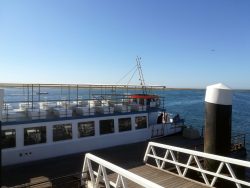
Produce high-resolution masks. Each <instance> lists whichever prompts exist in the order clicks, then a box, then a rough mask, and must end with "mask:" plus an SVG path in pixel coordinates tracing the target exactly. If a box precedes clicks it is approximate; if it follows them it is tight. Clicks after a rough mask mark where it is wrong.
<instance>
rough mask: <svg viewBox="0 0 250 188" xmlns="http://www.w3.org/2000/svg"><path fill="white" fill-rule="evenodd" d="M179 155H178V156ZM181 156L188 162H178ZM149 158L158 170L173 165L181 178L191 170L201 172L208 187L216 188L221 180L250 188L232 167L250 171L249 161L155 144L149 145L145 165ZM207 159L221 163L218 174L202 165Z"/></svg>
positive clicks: (150, 143)
mask: <svg viewBox="0 0 250 188" xmlns="http://www.w3.org/2000/svg"><path fill="white" fill-rule="evenodd" d="M159 148H160V149H159ZM177 153H178V155H176V154H177ZM181 154H182V155H185V156H187V158H188V160H187V161H186V162H183V161H180V160H178V158H179V157H180V155H181ZM163 156H164V157H163ZM148 158H153V159H154V161H155V164H156V166H157V168H158V169H162V170H166V169H164V168H165V165H166V163H170V164H173V165H174V166H175V168H176V170H177V172H178V175H179V176H181V177H185V176H186V175H187V171H188V170H189V169H190V170H195V171H197V172H200V173H201V175H202V178H203V180H204V182H205V184H206V185H208V186H214V185H215V183H216V181H217V179H218V178H221V179H224V180H227V181H231V182H233V183H235V185H236V186H237V187H238V188H241V187H242V185H245V186H249V187H250V183H249V182H247V181H246V180H241V179H239V178H237V177H236V175H235V172H234V170H233V168H232V166H231V165H233V166H235V165H236V166H241V167H245V168H248V169H250V162H248V161H243V160H238V159H233V158H229V157H222V156H218V155H213V154H208V153H203V152H199V151H194V150H189V149H184V148H180V147H174V146H169V145H165V144H159V143H155V142H149V143H148V147H147V150H146V153H145V155H144V159H143V160H144V162H145V163H147V162H148ZM206 159H208V160H214V161H217V162H218V163H219V165H218V168H217V171H216V172H212V171H209V170H207V169H205V168H204V165H203V163H201V160H206ZM223 167H224V168H226V169H227V170H228V173H229V174H228V175H226V174H225V173H224V171H223V174H222V173H221V172H222V169H223ZM207 175H210V176H212V178H211V179H210V180H209V178H208V176H207Z"/></svg>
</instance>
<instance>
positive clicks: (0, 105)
mask: <svg viewBox="0 0 250 188" xmlns="http://www.w3.org/2000/svg"><path fill="white" fill-rule="evenodd" d="M3 96H4V90H3V89H1V88H0V122H2V113H3Z"/></svg>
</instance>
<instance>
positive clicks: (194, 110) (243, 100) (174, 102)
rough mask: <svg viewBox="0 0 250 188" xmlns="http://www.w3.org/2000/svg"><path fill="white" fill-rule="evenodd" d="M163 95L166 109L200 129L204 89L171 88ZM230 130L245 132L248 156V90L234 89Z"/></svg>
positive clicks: (202, 115) (249, 148) (249, 123)
mask: <svg viewBox="0 0 250 188" xmlns="http://www.w3.org/2000/svg"><path fill="white" fill-rule="evenodd" d="M165 96H166V108H167V111H170V112H173V113H179V114H181V116H183V117H184V118H185V121H186V124H187V125H191V126H193V127H197V128H198V129H199V130H201V129H202V127H203V126H204V113H205V112H204V109H205V106H204V99H205V90H171V91H166V93H165ZM232 131H233V132H234V133H245V134H246V136H247V137H246V142H247V150H248V153H249V156H250V91H238V90H237V91H234V94H233V110H232ZM249 156H248V159H250V158H249Z"/></svg>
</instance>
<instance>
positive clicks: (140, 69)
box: [136, 56, 147, 94]
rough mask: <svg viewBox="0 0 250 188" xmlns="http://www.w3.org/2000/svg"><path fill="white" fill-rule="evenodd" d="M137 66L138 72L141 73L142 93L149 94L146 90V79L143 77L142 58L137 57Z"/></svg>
mask: <svg viewBox="0 0 250 188" xmlns="http://www.w3.org/2000/svg"><path fill="white" fill-rule="evenodd" d="M136 65H137V69H138V72H139V77H140V78H139V80H140V82H141V83H140V84H141V86H142V91H143V94H147V90H146V86H145V80H144V77H143V73H142V68H141V57H138V56H137V57H136Z"/></svg>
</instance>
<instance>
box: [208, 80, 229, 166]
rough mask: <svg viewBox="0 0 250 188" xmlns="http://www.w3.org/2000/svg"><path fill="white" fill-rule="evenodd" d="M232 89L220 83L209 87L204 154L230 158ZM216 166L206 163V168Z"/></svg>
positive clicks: (210, 162)
mask: <svg viewBox="0 0 250 188" xmlns="http://www.w3.org/2000/svg"><path fill="white" fill-rule="evenodd" d="M231 121H232V89H231V88H229V87H227V86H225V85H223V84H221V83H219V84H215V85H210V86H207V89H206V96H205V134H204V152H206V153H212V154H216V155H222V156H229V155H230V149H231ZM215 166H216V164H213V163H212V161H206V168H208V169H211V170H212V169H214V167H215Z"/></svg>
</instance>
